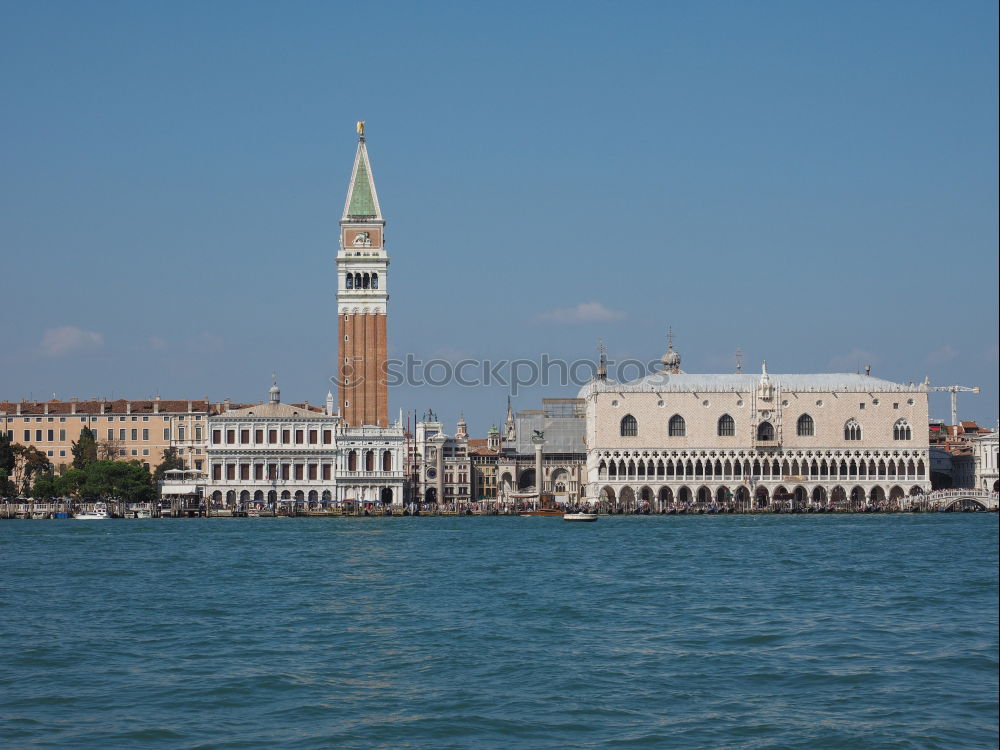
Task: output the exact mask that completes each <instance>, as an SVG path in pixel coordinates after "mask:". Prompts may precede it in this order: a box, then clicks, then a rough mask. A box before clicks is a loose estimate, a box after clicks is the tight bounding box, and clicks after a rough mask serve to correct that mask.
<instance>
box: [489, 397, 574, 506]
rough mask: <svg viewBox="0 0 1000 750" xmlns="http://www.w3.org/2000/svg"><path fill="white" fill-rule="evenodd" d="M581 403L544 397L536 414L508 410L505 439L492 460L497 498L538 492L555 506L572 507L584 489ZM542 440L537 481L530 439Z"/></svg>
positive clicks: (533, 445)
mask: <svg viewBox="0 0 1000 750" xmlns="http://www.w3.org/2000/svg"><path fill="white" fill-rule="evenodd" d="M584 407H585V402H584V401H582V400H581V399H578V398H544V399H542V408H541V409H522V410H520V411H518V412H517V413H516V414H515V413H514V412H513V411H512V410H511V407H510V403H509V402H508V406H507V419H506V431H507V435H508V439H507V441H506V442H505V444H504V446H503V450H502V451H501V452H500V455H499V456H498V458H497V476H498V480H497V481H498V485H499V488H500V494H501V495H502V496H504V497H508V496H510V495H517V494H531V493H533V494H535V495H537V494H538V493H539V492H542V493H547V494H551V495H554V496H555V499H556V502H559V503H562V504H568V505H575V504H576V503H578V502H579V501H580V500H582V499H583V488H584V486H585V484H586V471H585V467H586V457H587V453H586V445H585V443H584V439H585V438H584V436H585V432H586V418H585V417H586V412H585V408H584ZM538 433H541V435H542V440H543V443H542V463H541V469H542V476H541V477H537V476H536V473H537V471H538V467H537V464H536V460H535V443H534V437H535V436H536V435H537V434H538Z"/></svg>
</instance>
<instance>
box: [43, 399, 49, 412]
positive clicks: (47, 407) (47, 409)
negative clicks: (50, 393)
mask: <svg viewBox="0 0 1000 750" xmlns="http://www.w3.org/2000/svg"><path fill="white" fill-rule="evenodd" d="M44 413H45V414H48V413H49V402H48V401H46V402H45V410H44Z"/></svg>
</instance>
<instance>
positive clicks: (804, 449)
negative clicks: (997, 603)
mask: <svg viewBox="0 0 1000 750" xmlns="http://www.w3.org/2000/svg"><path fill="white" fill-rule="evenodd" d="M359 136H360V137H359V139H358V143H357V150H356V153H355V158H354V163H353V168H352V171H351V177H350V181H349V185H348V193H347V199H346V201H345V204H344V210H343V214H342V218H341V221H340V233H339V234H340V236H339V243H338V244H339V247H338V252H337V254H336V258H335V264H336V275H335V278H336V301H337V307H336V309H337V321H338V325H337V336H338V345H337V349H338V352H337V353H338V393H337V395H336V396H334V394H333V393H332V392H331V393H327V394H326V397H325V402H323V401H322V400H321V403H322V405H313V404H309V403H308V402H300V403H284V402H282V401H281V396H280V392H279V390H278V386H277V383H276V382H275V383H274V384H273V385H272V386H271V389H270V391H268V394H267V399H266V400H262V401H261V402H260V403H257V404H233V403H230V402H229V401H228V400H226V401H223V402H221V403H211V402H209V401H208V399H207V398H206V399H202V400H187V401H167V400H161V399H159V398H155V399H149V400H129V399H119V400H117V401H106V400H97V399H91V400H89V401H78V400H77V399H70V400H68V401H57V400H55V399H53V400H51V401H45V402H35V401H30V402H29V401H7V402H0V428H3V430H4V432H5V433H6V436H7V438H8V439H9V440H10V441H12V442H20V443H21V444H22V445H24V446H33V447H34V448H36V449H37V451H38V452H36V453H35V456H36V457H37V456H39V455H41V456H43V457H45V458H47V459H48V462H49V466H50V467H51V469H52V470H55V471H60V470H62V469H64V468H66V467H67V466H68V465H69V463H70V461H71V449H72V445H73V443H74V441H76V440H79V438H80V435H81V431H82V430H83V428H85V427H86V428H88V429H90V430H92V431H93V432H94V433H95V434H96V437H97V439H98V440H99V441H100V449H101V452H100V456H101V457H102V458H112V459H117V460H133V461H139V462H142V463H144V464H145V465H146V466H147V468H153V467H154V466H156V465H157V464H159V463H160V462H161V461H162V460H163V456H164V452H165V451H168V450H169V451H170V452H171V453H172V454H176V455H177V456H178V457H179V458H180V460H181V461H182V462H183V464H184V468H183V469H181V470H175V471H174V475H173V476H172V477H170V478H169V481H167V482H165V483H164V484H163V486H162V487H161V490H162V493H163V494H164V495H172V496H175V497H178V498H181V497H183V498H186V500H185V502H189V501H191V502H195V503H196V507H198V506H199V505H200V506H202V507H204V506H208V507H209V508H212V509H215V510H217V511H220V510H221V511H240V510H245V509H247V508H249V507H261V506H263V507H272V508H275V507H277V506H279V505H282V504H285V505H287V506H288V507H290V508H292V509H293V510H297V509H303V510H306V511H320V512H322V511H326V510H330V509H335V508H344V507H354V508H358V507H361V506H383V507H393V506H395V507H399V506H402V505H404V504H414V503H420V504H428V505H434V506H450V507H453V508H458V507H461V506H462V505H463V504H477V505H479V506H480V508H479V509H480V510H482V509H483V508H487V509H488V508H490V507H492V508H493V509H498V508H500V507H501V506H506V507H508V508H509V507H513V506H516V505H517V504H519V503H524V502H530V501H532V500H533V499H536V500H537V499H538V498H540V497H541V496H542V495H545V496H546V497H551V498H552V499H554V501H555V502H558V503H560V504H562V505H566V506H585V505H591V506H593V505H600V506H601V507H602V508H605V509H608V510H616V511H626V512H627V511H640V512H642V511H646V512H654V513H655V512H670V511H671V510H677V509H684V508H726V509H737V510H753V509H762V508H785V509H788V510H796V509H815V508H825V509H829V508H839V509H863V508H870V507H878V508H893V507H902V506H905V505H906V504H907V500H908V499H912V498H914V497H919V496H925V495H926V494H927V493H929V492H930V491H931V490H932V464H935V463H936V464H937V465H939V467H940V466H942V465H944V464H945V463H947V461H948V460H949V459H950V457H951V456H952V455H958V453H957V452H955V451H950V452H949V451H944V450H941V449H940V448H933V447H932V446H931V444H930V443H931V438H930V434H929V431H928V424H929V420H928V393H929V392H930V391H933V390H940V389H934V388H931V387H930V385H929V384H928V383H927V382H926V381H925V382H923V383H919V384H915V383H907V384H902V383H895V382H891V381H888V380H883V379H880V378H877V377H873V376H872V375H871V373H870V371H867V370H866V372H865V373H864V374H860V373H858V374H814V375H802V374H793V375H780V374H769V373H768V371H767V366H766V364H764V365H763V366H762V368H761V373H760V374H759V375H756V374H745V373H742V372H736V373H731V374H692V373H687V372H684V371H683V370H682V369H681V357H680V354H679V353H678V352H677V351H675V350H674V348H673V343H672V340H671V343H670V345H669V346H668V350H667V352H666V353H665V354H664V355H663V357H662V359H661V362H660V367H659V369H658V370H657V371H656V372H653V373H651V374H648V375H646V376H644V377H640V378H638V379H636V380H631V381H629V382H623V383H618V382H615V381H614V380H612V379H610V378H609V377H608V375H607V372H606V365H605V358H604V355H603V353H602V355H601V361H600V363H599V366H598V368H597V371H596V377H595V378H594V379H593V380H592V381H591V382H589V383H588V384H586V385H585V386H584V387H583V388H582V389H581V390H580V392H579V394H578V395H577V398H550V399H544V400H543V402H542V408H541V409H525V410H520V411H517V412H515V411H514V409H513V408H512V405H511V403H510V400H509V399H508V402H507V414H506V420H505V422H504V424H503V425H502V429H500V428H498V427H496V426H494V427H492V428H490V430H489V432H488V434H487V436H486V437H485V438H483V439H476V438H471V437H470V436H469V434H468V428H467V425H466V423H465V420H464V419H460V420H459V423H458V425H457V429H456V431H455V434H454V435H447V434H446V433H445V430H444V425H443V424H442V423H441V421H440V420H439V419H438V418H437V416H436V415H435V414H434V412H433V411H432V410H428V411H426V412H425V413H424V415H423V418H422V419H418V420H415V421H414V422H413V424H412V425H411V424H410V422H409V420H407V421H406V423H405V424H404V420H403V416H402V414H401V413H400V415H399V417H398V419H396V420H395V421H394V422H393V423H390V421H389V416H388V415H389V405H388V388H387V384H386V378H385V372H386V352H387V331H388V326H387V318H388V301H389V278H388V267H389V256H388V255H387V253H386V249H385V248H386V239H385V224H386V222H385V220H384V218H383V216H382V210H381V206H380V204H379V200H378V194H377V192H376V190H375V181H374V177H373V173H372V169H371V164H370V161H369V157H368V151H367V145H366V142H365V136H364V130H363V123H359ZM953 396H954V394H953ZM962 424H963V425H966V424H969V423H962ZM956 429H957V428H956ZM969 432H970V429H969V428H963V433H969ZM981 432H982V433H983V434H974V435H973V438H974V440H969V441H967V443H968V445H966V446H964V447H966V448H968V451H967V453H968V455H967V456H966V458H968V461H966V464H967V465H968V470H967V471H964V473H962V476H966V475H967V476H968V482H969V483H974V486H975V487H981V488H982V491H983V492H985V493H990V492H993V493H995V492H996V488H997V455H996V454H997V439H996V436H997V433H996V431H992V432H990V431H986V430H982V431H981ZM956 439H957V438H956ZM935 450H936V451H937V453H935ZM973 457H974V470H973V468H972V467H973ZM966 464H963V465H966ZM955 465H956V466H958V464H957V463H956V464H955ZM938 474H940V471H939V472H938ZM954 476H958V474H957V473H955V474H954ZM14 478H15V479H16V478H17V477H16V476H15V477H14ZM956 486H957V485H956ZM22 487H23V483H22ZM19 489H20V488H19Z"/></svg>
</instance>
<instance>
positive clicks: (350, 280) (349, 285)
mask: <svg viewBox="0 0 1000 750" xmlns="http://www.w3.org/2000/svg"><path fill="white" fill-rule="evenodd" d="M344 281H345V282H347V288H348V289H353V288H354V275H353V274H350V273H349V274H347V277H346V278H345V279H344Z"/></svg>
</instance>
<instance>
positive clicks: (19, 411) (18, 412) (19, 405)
mask: <svg viewBox="0 0 1000 750" xmlns="http://www.w3.org/2000/svg"><path fill="white" fill-rule="evenodd" d="M17 416H21V402H20V401H18V402H17Z"/></svg>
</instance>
